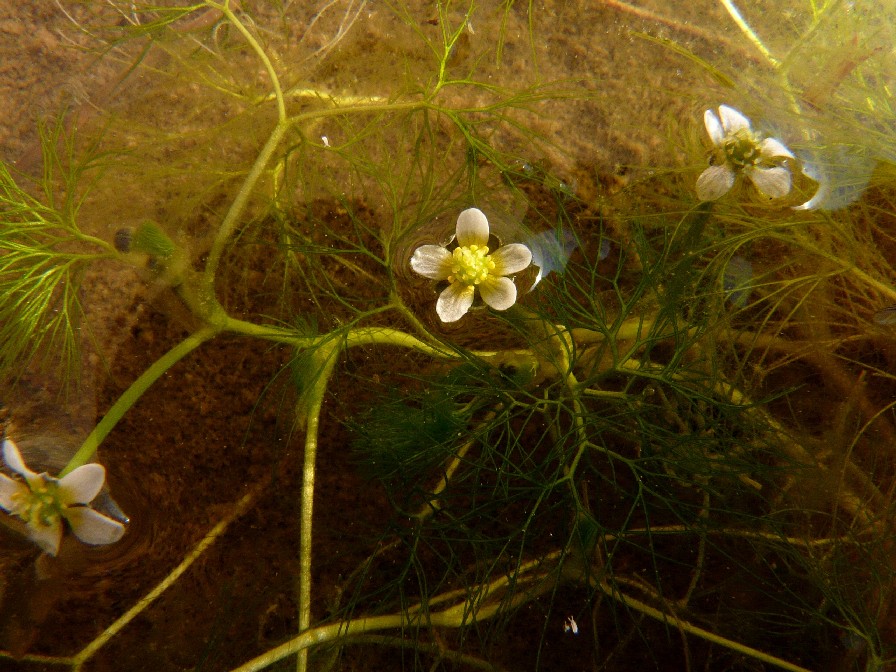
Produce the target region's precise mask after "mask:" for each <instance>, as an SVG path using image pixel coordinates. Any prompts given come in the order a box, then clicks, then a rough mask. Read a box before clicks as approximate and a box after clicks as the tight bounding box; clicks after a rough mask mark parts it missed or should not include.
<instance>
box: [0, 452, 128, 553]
mask: <svg viewBox="0 0 896 672" xmlns="http://www.w3.org/2000/svg"><path fill="white" fill-rule="evenodd" d="M3 460H4V461H5V462H6V465H7V466H8V467H9V468H10V469H12V470H13V471H14V472H16V473H17V474H19V475H21V476H22V477H23V478H24V481H19V480H14V479H12V478H9V477H8V476H5V475H3V474H0V507H3V508H4V509H5V510H6V511H7V512H8V513H10V514H12V515H14V516H18V517H19V518H21V519H22V520H24V521H25V523H26V524H27V525H28V533H29V536H30V537H31V540H32V541H33V542H35V543H36V544H37V545H38V546H40V547H41V548H42V549H43V550H44V551H45V552H46V553H49V554H50V555H56V553H57V552H58V551H59V542H60V541H62V519H63V518H64V519H65V520H67V521H68V523H69V525H70V526H71V528H72V532H74V533H75V536H76V537H78V539H80V540H81V541H83V542H84V543H85V544H111V543H114V542H116V541H118V540H119V539H121V536H122V535H123V534H124V525H122V524H121V523H120V522H118V521H117V520H112V519H111V518H107V517H106V516H104V515H103V514H101V513H98V512H96V511H94V510H93V509H91V508H90V507H88V506H87V504H89V503H90V502H91V501H92V500H93V498H94V497H96V496H97V494H99V491H100V489H101V488H102V487H103V481H104V480H105V479H106V470H105V469H104V468H103V467H102V465H99V464H85V465H83V466H80V467H78V468H77V469H75V470H74V471H72V472H71V473H70V474H67V475H65V476H63V477H62V478H58V479H57V478H53V477H52V476H50V475H49V474H47V473H43V474H37V473H35V472H33V471H31V470H30V469H29V468H28V467H26V466H25V461H24V460H23V459H22V454H21V453H20V452H19V449H18V447H17V446H16V444H15V443H13V442H12V441H10V440H9V439H5V440H4V441H3Z"/></svg>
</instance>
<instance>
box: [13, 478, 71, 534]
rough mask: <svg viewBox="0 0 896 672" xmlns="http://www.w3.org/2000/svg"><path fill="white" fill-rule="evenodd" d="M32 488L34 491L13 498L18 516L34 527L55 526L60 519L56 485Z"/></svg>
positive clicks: (50, 483)
mask: <svg viewBox="0 0 896 672" xmlns="http://www.w3.org/2000/svg"><path fill="white" fill-rule="evenodd" d="M32 487H34V489H32V490H28V491H27V492H25V491H22V492H18V493H16V494H14V495H13V496H12V499H13V502H14V503H15V505H16V514H17V515H18V516H19V517H20V518H21V519H22V520H24V521H25V522H26V523H28V524H29V525H31V526H33V527H47V526H50V525H53V524H54V523H55V522H56V521H57V520H59V517H60V512H59V511H60V505H59V501H58V498H57V494H56V490H57V488H56V484H55V483H53V482H49V483H48V482H44V483H41V484H39V485H34V486H32Z"/></svg>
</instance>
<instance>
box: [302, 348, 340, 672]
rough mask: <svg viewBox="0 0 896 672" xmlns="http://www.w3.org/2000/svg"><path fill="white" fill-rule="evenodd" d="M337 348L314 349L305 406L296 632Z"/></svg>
mask: <svg viewBox="0 0 896 672" xmlns="http://www.w3.org/2000/svg"><path fill="white" fill-rule="evenodd" d="M339 351H340V343H339V341H338V340H335V339H332V340H330V342H329V344H328V345H325V346H322V347H321V348H320V349H319V350H318V351H316V352H315V353H314V357H315V359H316V360H317V363H319V366H318V367H317V371H318V375H317V379H316V380H315V381H314V387H313V388H312V389H311V390H310V391H309V393H308V395H309V398H308V400H307V402H308V408H307V411H306V415H305V460H304V465H303V466H302V511H301V528H300V529H301V532H300V541H299V633H303V632H305V631H306V630H308V628H310V627H311V560H312V525H313V523H314V477H315V473H316V471H317V468H316V463H317V436H318V430H319V428H320V412H321V407H322V406H323V401H324V393H325V392H326V389H327V384H328V383H329V381H330V376H331V375H332V373H333V367H334V366H335V365H336V358H337V355H338V353H339ZM307 669H308V650H307V649H300V650H299V651H298V657H297V660H296V670H297V671H298V672H305V670H307Z"/></svg>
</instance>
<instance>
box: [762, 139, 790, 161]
mask: <svg viewBox="0 0 896 672" xmlns="http://www.w3.org/2000/svg"><path fill="white" fill-rule="evenodd" d="M759 154H760V155H761V156H763V157H764V158H767V159H776V158H779V157H782V156H787V157H790V158H791V159H793V158H796V157H794V155H793V152H791V151H790V150H789V149H787V146H786V145H785V144H784V143H783V142H781V141H780V140H778V139H777V138H766V139H765V140H763V141H762V142H760V143H759Z"/></svg>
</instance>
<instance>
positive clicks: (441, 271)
mask: <svg viewBox="0 0 896 672" xmlns="http://www.w3.org/2000/svg"><path fill="white" fill-rule="evenodd" d="M411 268H413V269H414V271H416V272H417V273H419V274H420V275H422V276H424V277H427V278H429V279H430V280H444V279H445V278H447V277H448V276H449V275H451V253H450V252H449V251H448V250H446V249H445V248H444V247H440V246H439V245H422V246H420V247H418V248H417V249H416V250H414V256H412V257H411Z"/></svg>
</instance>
